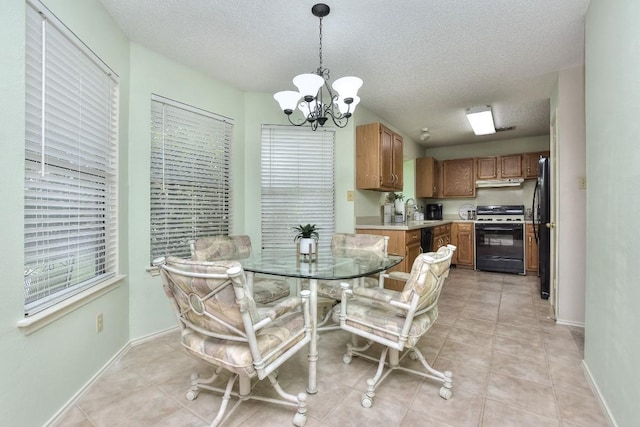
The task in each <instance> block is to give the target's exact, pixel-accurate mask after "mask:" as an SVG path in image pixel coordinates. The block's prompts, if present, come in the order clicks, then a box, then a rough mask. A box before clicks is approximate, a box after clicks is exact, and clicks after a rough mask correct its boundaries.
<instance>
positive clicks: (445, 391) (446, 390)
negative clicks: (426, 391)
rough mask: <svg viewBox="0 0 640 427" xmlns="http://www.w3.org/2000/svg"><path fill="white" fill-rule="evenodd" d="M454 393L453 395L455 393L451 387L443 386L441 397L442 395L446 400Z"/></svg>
mask: <svg viewBox="0 0 640 427" xmlns="http://www.w3.org/2000/svg"><path fill="white" fill-rule="evenodd" d="M452 395H453V393H452V392H451V389H450V388H446V387H442V388H441V389H440V397H442V398H443V399H444V400H449V399H451V396H452Z"/></svg>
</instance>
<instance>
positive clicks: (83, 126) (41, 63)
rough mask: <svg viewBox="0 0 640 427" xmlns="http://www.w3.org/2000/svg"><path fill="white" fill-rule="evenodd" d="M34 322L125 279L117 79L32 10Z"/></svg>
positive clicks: (29, 226) (30, 249)
mask: <svg viewBox="0 0 640 427" xmlns="http://www.w3.org/2000/svg"><path fill="white" fill-rule="evenodd" d="M26 9H27V10H26V12H27V13H26V20H27V22H26V76H25V79H26V93H25V96H26V123H25V126H26V132H25V186H24V296H25V315H26V316H28V315H30V314H34V313H36V312H38V311H41V310H43V309H45V308H47V307H50V306H52V305H54V304H55V303H57V302H59V301H61V300H63V299H65V298H67V297H69V296H71V295H74V294H75V293H78V292H80V291H82V290H84V289H86V288H87V287H90V286H92V285H94V284H97V283H99V282H100V281H103V280H105V279H108V278H109V277H112V276H114V275H115V273H116V271H117V257H116V250H117V230H118V224H117V196H118V194H117V162H118V151H117V146H118V97H119V92H118V91H119V88H118V79H117V76H116V75H115V74H114V73H113V72H112V71H111V70H110V69H109V68H108V67H107V66H106V65H105V64H104V63H103V62H102V61H101V60H100V59H99V58H98V57H97V56H95V54H93V53H92V52H91V51H90V50H89V49H88V48H87V47H86V46H85V45H84V44H83V43H82V42H81V41H80V40H79V39H78V38H77V37H76V36H75V35H73V33H71V32H70V31H69V30H68V29H67V28H66V27H64V25H63V24H62V23H61V22H59V21H58V20H57V19H56V18H55V16H53V15H52V14H51V13H50V12H49V11H48V10H47V9H46V8H44V7H43V6H41V5H40V4H39V3H36V2H29V3H28V5H27V8H26Z"/></svg>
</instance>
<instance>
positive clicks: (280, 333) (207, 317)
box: [154, 257, 311, 426]
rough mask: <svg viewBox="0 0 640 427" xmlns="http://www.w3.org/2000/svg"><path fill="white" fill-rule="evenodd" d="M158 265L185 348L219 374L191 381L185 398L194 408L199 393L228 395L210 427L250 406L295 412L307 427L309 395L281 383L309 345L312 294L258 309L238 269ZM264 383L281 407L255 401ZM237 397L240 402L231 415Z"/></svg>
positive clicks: (178, 261) (215, 264) (219, 264)
mask: <svg viewBox="0 0 640 427" xmlns="http://www.w3.org/2000/svg"><path fill="white" fill-rule="evenodd" d="M154 265H156V266H157V267H158V268H159V270H160V275H161V277H162V282H163V287H164V290H165V293H166V295H167V297H169V300H170V301H171V306H172V308H173V311H174V313H175V315H176V318H177V320H178V323H179V326H180V329H181V338H180V342H181V344H182V347H183V348H184V349H185V350H186V351H187V352H188V353H189V354H191V355H193V356H195V357H196V358H198V359H201V360H204V361H205V362H207V363H209V364H211V365H213V367H214V368H215V369H214V374H213V375H211V376H210V377H209V378H205V379H200V378H199V377H198V375H197V374H196V375H193V376H192V377H191V379H192V383H191V388H190V389H189V391H188V392H187V394H186V398H187V399H188V400H193V399H195V398H197V397H198V394H199V392H200V390H201V389H204V390H210V391H215V392H219V393H222V394H223V397H222V403H221V404H220V407H219V409H218V412H217V415H216V417H215V419H214V420H213V422H212V424H211V426H218V425H219V424H220V423H222V422H223V421H224V420H225V419H228V417H229V416H230V415H231V414H232V413H233V411H234V410H235V409H236V408H237V407H238V405H239V404H240V403H241V402H243V401H245V400H247V399H256V400H260V401H264V402H270V403H278V404H282V405H288V406H293V407H296V408H297V411H296V413H295V415H294V418H293V424H294V425H296V426H303V425H305V423H306V419H307V416H306V412H307V394H306V393H304V392H302V393H299V394H297V395H292V394H289V393H286V392H285V391H284V390H283V389H282V388H281V386H280V385H279V383H278V379H277V371H276V370H277V369H278V368H279V367H281V366H282V364H283V363H284V362H285V361H287V360H288V359H289V358H291V357H292V356H293V355H295V354H296V353H297V352H298V351H299V350H301V349H303V348H305V347H306V346H307V344H308V343H309V341H310V336H311V321H310V315H309V292H308V291H306V292H303V293H302V294H301V296H300V297H289V298H286V299H284V300H282V301H280V302H279V303H278V304H277V305H274V306H269V307H262V308H260V307H258V306H256V304H255V302H254V301H253V299H252V298H251V292H250V290H249V289H248V287H247V283H246V278H245V273H244V270H243V269H242V265H241V264H240V263H239V262H238V261H193V260H186V259H182V258H176V257H167V258H166V259H165V258H164V257H163V258H159V259H157V260H155V261H154ZM227 376H229V378H228V380H227V382H226V386H224V379H225V378H226V377H227ZM265 378H268V379H269V382H270V383H271V385H272V386H273V388H274V389H275V391H276V392H277V394H278V395H279V396H280V399H277V398H274V397H272V396H258V395H256V394H255V389H254V386H255V383H254V384H253V385H252V383H251V382H252V380H253V379H256V381H259V380H263V379H265ZM236 381H237V382H238V386H237V392H236V391H234V385H235V383H236ZM218 386H220V387H218ZM232 397H235V398H237V402H235V404H234V405H233V406H232V407H231V409H230V410H229V411H228V413H227V411H226V409H227V406H228V404H229V401H230V400H231V398H232ZM225 414H226V415H225Z"/></svg>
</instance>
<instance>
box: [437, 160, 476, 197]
mask: <svg viewBox="0 0 640 427" xmlns="http://www.w3.org/2000/svg"><path fill="white" fill-rule="evenodd" d="M441 171H442V197H475V196H476V179H475V177H476V174H475V159H474V158H466V159H454V160H443V161H442V163H441Z"/></svg>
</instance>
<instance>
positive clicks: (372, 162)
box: [356, 123, 402, 191]
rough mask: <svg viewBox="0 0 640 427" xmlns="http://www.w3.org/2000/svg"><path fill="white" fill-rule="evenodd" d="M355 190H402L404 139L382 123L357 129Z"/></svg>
mask: <svg viewBox="0 0 640 427" xmlns="http://www.w3.org/2000/svg"><path fill="white" fill-rule="evenodd" d="M356 186H357V188H358V189H361V190H378V191H396V190H402V137H401V136H400V135H398V134H396V133H395V132H393V131H392V130H390V129H389V128H387V127H385V126H384V125H382V124H380V123H370V124H367V125H362V126H358V127H357V128H356Z"/></svg>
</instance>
